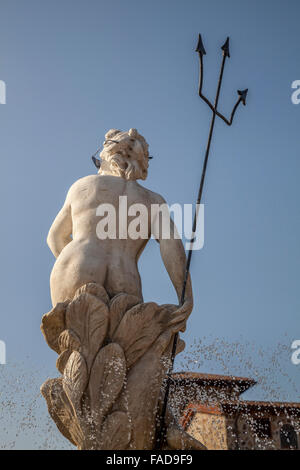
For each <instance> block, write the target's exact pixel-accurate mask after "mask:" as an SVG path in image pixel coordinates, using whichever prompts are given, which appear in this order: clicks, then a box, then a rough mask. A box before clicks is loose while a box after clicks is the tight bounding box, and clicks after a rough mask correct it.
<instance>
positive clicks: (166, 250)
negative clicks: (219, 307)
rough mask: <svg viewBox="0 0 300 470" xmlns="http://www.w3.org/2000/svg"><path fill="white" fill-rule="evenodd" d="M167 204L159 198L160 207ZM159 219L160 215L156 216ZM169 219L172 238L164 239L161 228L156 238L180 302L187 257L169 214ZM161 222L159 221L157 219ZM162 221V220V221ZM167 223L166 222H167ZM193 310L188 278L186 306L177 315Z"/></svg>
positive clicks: (190, 285) (191, 292) (191, 291)
mask: <svg viewBox="0 0 300 470" xmlns="http://www.w3.org/2000/svg"><path fill="white" fill-rule="evenodd" d="M161 204H166V202H165V200H164V199H163V198H162V197H161V196H159V205H161ZM156 217H157V218H158V217H159V215H157V216H156ZM164 217H167V218H168V220H167V222H168V223H169V224H170V237H169V238H167V239H166V238H164V236H163V233H162V227H161V226H159V229H158V231H156V234H155V237H156V238H157V241H158V242H159V245H160V253H161V257H162V260H163V263H164V265H165V268H166V270H167V272H168V274H169V277H170V279H171V281H172V284H173V286H174V288H175V290H176V293H177V297H178V301H179V303H180V301H181V293H182V288H183V283H184V277H185V268H186V255H185V251H184V247H183V244H182V241H181V239H180V238H176V236H175V233H176V228H175V226H174V222H173V220H172V219H171V217H170V215H169V213H167V215H164ZM157 220H159V219H157ZM160 221H162V219H160ZM165 222H166V221H165ZM192 309H193V290H192V283H191V279H190V276H189V277H188V280H187V284H186V291H185V301H184V304H183V305H182V306H181V307H180V309H179V310H178V311H177V313H179V314H180V313H182V314H187V315H189V314H190V313H191V311H192Z"/></svg>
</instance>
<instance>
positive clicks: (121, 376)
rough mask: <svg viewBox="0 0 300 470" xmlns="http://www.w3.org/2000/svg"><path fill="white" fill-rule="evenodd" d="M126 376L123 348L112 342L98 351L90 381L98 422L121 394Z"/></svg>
mask: <svg viewBox="0 0 300 470" xmlns="http://www.w3.org/2000/svg"><path fill="white" fill-rule="evenodd" d="M125 376H126V362H125V356H124V352H123V350H122V348H121V347H120V346H119V345H118V344H116V343H111V344H108V345H107V346H105V347H104V348H102V349H101V351H99V352H98V354H97V356H96V359H95V361H94V364H93V367H92V370H91V374H90V381H89V394H90V403H91V410H92V412H94V413H95V412H96V414H98V419H97V421H98V423H99V424H100V423H101V421H102V418H103V417H104V416H105V415H106V414H107V413H108V412H109V410H110V408H111V407H112V405H113V404H114V402H115V400H116V399H117V397H118V396H119V394H120V392H121V390H122V387H123V384H124V380H125Z"/></svg>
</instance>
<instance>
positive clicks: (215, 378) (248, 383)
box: [172, 372, 256, 393]
mask: <svg viewBox="0 0 300 470" xmlns="http://www.w3.org/2000/svg"><path fill="white" fill-rule="evenodd" d="M172 379H173V380H174V381H175V382H176V383H180V382H184V383H189V382H194V383H198V384H201V385H214V386H221V387H222V386H237V387H238V388H239V390H240V392H241V393H242V392H244V391H245V390H248V388H250V387H253V385H255V384H256V382H255V380H253V379H250V378H248V377H236V376H233V375H232V376H231V375H217V374H204V373H199V372H174V373H173V374H172Z"/></svg>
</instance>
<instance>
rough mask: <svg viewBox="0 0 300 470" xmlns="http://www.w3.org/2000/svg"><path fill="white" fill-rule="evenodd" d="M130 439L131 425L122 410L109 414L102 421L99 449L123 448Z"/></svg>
mask: <svg viewBox="0 0 300 470" xmlns="http://www.w3.org/2000/svg"><path fill="white" fill-rule="evenodd" d="M130 439H131V425H130V422H129V419H128V416H127V414H126V413H124V412H123V411H115V412H114V413H112V414H110V415H109V416H108V417H107V418H106V420H105V421H104V423H103V427H102V432H101V444H100V449H101V450H124V449H126V447H127V446H128V444H129V442H130Z"/></svg>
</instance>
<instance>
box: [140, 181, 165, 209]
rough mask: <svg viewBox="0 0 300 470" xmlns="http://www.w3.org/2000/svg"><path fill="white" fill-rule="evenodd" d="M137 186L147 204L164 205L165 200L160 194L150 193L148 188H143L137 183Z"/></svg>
mask: <svg viewBox="0 0 300 470" xmlns="http://www.w3.org/2000/svg"><path fill="white" fill-rule="evenodd" d="M138 186H139V188H141V190H142V191H143V192H144V195H145V196H146V197H147V199H148V200H149V202H151V204H165V203H166V201H165V199H164V198H163V197H162V196H161V195H160V194H158V193H155V192H154V191H151V190H150V189H148V188H145V187H144V186H142V185H140V184H139V183H138Z"/></svg>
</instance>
